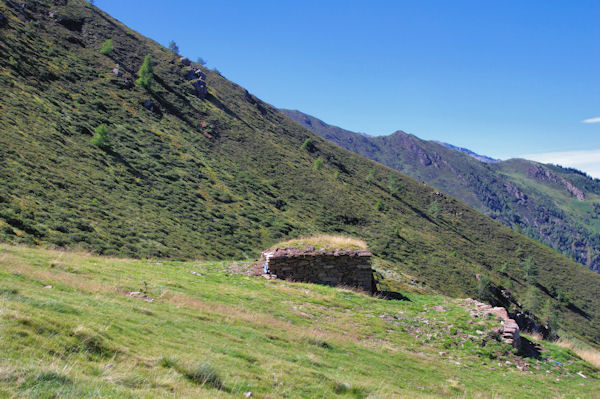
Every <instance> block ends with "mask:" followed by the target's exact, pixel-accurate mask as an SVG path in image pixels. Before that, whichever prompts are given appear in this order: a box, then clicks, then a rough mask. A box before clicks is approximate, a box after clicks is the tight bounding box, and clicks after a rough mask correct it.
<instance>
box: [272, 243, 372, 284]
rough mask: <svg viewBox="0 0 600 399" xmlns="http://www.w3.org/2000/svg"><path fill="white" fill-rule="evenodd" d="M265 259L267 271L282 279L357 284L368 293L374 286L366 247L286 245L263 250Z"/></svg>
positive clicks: (369, 257)
mask: <svg viewBox="0 0 600 399" xmlns="http://www.w3.org/2000/svg"><path fill="white" fill-rule="evenodd" d="M262 261H263V265H264V268H265V270H264V272H265V273H266V274H268V275H270V276H272V277H276V278H279V279H284V280H285V279H290V280H294V281H303V282H308V283H315V284H325V285H331V286H347V287H355V288H358V289H360V290H363V291H365V292H368V293H373V292H374V290H375V284H374V283H373V270H372V269H371V252H369V251H367V250H339V249H336V250H327V249H320V250H315V248H314V247H311V246H307V247H304V248H302V249H300V248H291V247H286V248H277V249H274V250H267V251H265V252H263V253H262Z"/></svg>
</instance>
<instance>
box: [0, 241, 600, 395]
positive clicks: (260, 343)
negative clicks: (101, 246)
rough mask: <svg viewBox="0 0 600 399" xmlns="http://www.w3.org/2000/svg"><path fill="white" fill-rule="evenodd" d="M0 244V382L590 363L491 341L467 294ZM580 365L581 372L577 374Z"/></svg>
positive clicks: (398, 375) (492, 374) (459, 384)
mask: <svg viewBox="0 0 600 399" xmlns="http://www.w3.org/2000/svg"><path fill="white" fill-rule="evenodd" d="M241 267H242V264H238V263H234V264H232V263H231V262H173V261H160V262H156V261H138V260H127V259H114V258H102V257H97V256H90V255H88V254H84V253H71V252H59V251H49V250H41V249H28V248H24V247H13V246H7V245H0V309H1V313H0V334H1V337H0V338H1V339H0V353H2V356H1V357H0V381H2V383H1V384H0V397H31V398H50V397H61V398H86V397H90V398H92V397H93V398H97V397H103V398H151V397H160V398H164V397H206V398H209V397H210V398H227V397H236V398H239V397H243V395H245V394H246V393H247V392H251V393H252V397H253V398H273V397H288V398H297V397H305V398H313V397H327V398H333V397H354V398H367V397H368V398H390V397H409V396H410V397H415V398H429V397H432V396H436V397H439V396H444V397H450V396H451V397H479V398H482V397H490V398H493V397H498V398H500V397H501V398H516V397H519V398H539V397H555V398H566V397H580V398H593V397H595V396H596V395H597V390H598V384H599V383H600V379H599V378H600V373H599V370H598V369H597V368H594V367H593V366H591V365H589V364H587V363H585V362H583V361H582V360H581V359H579V358H578V357H577V356H576V355H575V354H574V353H573V352H571V351H569V350H567V349H564V348H561V347H558V346H555V345H552V344H547V343H545V344H544V345H545V349H544V350H543V351H542V352H541V353H540V355H539V358H537V359H536V358H535V357H525V358H520V357H517V356H515V354H514V353H513V350H512V349H511V347H510V346H506V345H503V344H500V343H498V342H497V341H496V340H495V339H494V336H493V333H492V330H493V328H495V327H497V326H498V325H499V321H498V320H497V319H494V318H485V319H483V320H480V319H472V318H471V316H470V312H471V311H472V308H470V306H472V305H468V304H467V303H466V302H464V301H462V300H456V299H449V298H445V297H440V296H423V295H410V294H409V295H408V299H407V300H405V301H387V300H382V299H377V298H373V297H370V296H366V295H363V294H358V293H355V292H352V291H348V290H341V289H335V288H330V287H325V286H317V285H311V284H299V283H289V282H285V281H277V280H265V279H263V278H261V277H249V276H246V275H243V274H234V273H232V271H233V270H238V269H240V268H241ZM577 373H582V374H583V375H584V376H585V377H586V378H584V377H581V376H580V375H578V374H577Z"/></svg>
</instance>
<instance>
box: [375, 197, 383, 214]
mask: <svg viewBox="0 0 600 399" xmlns="http://www.w3.org/2000/svg"><path fill="white" fill-rule="evenodd" d="M373 209H375V210H376V211H378V212H379V211H381V210H382V209H383V202H381V200H380V199H378V200H377V202H376V203H375V205H374V206H373Z"/></svg>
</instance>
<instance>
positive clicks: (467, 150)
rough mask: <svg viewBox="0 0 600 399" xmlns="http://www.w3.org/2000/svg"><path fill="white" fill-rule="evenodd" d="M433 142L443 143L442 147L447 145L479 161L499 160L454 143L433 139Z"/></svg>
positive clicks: (491, 161) (490, 161)
mask: <svg viewBox="0 0 600 399" xmlns="http://www.w3.org/2000/svg"><path fill="white" fill-rule="evenodd" d="M435 142H436V143H438V144H441V145H443V146H444V147H448V148H451V149H453V150H456V151H460V152H464V153H465V154H467V155H469V156H471V157H473V158H475V159H476V160H478V161H481V162H485V163H493V162H500V160H499V159H495V158H491V157H488V156H486V155H480V154H477V153H476V152H473V151H471V150H469V149H468V148H464V147H457V146H455V145H452V144H449V143H444V142H442V141H435Z"/></svg>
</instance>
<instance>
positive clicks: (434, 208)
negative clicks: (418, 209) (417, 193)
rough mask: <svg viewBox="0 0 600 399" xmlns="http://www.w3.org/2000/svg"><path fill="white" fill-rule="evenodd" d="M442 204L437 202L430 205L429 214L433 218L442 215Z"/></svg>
mask: <svg viewBox="0 0 600 399" xmlns="http://www.w3.org/2000/svg"><path fill="white" fill-rule="evenodd" d="M440 210H441V208H440V204H438V202H437V201H433V202H432V203H431V204H430V205H429V208H428V209H427V214H428V215H429V216H430V217H432V218H434V219H435V218H437V217H438V216H439V215H440Z"/></svg>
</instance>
